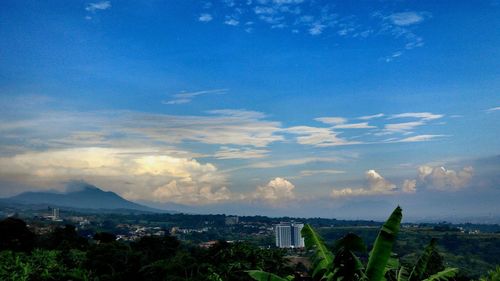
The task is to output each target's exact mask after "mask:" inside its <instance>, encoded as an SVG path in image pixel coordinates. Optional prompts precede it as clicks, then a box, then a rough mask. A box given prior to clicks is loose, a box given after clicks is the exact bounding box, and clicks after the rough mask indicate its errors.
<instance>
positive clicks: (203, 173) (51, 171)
mask: <svg viewBox="0 0 500 281" xmlns="http://www.w3.org/2000/svg"><path fill="white" fill-rule="evenodd" d="M0 171H1V172H0V177H1V178H2V179H9V178H11V179H16V180H17V181H18V182H22V183H24V184H26V185H30V186H37V187H40V188H43V187H45V188H53V187H55V186H58V185H60V184H61V183H62V182H67V181H70V180H74V179H83V180H85V181H88V182H92V183H94V184H96V185H97V186H101V187H103V188H106V189H110V190H113V191H115V192H117V193H119V194H121V195H123V196H125V197H127V198H129V199H142V200H152V201H163V202H165V201H173V202H178V203H197V204H209V203H214V202H215V201H220V200H228V199H229V197H230V193H229V191H228V190H227V188H225V187H224V186H225V185H224V183H225V175H224V174H222V173H221V172H219V171H218V169H217V167H216V166H215V165H213V164H211V163H205V164H203V163H200V162H198V161H197V160H195V159H189V158H181V157H173V156H170V155H166V154H161V153H158V152H149V151H147V150H144V149H123V148H122V149H120V148H99V147H82V148H72V149H60V150H48V151H43V152H34V151H31V152H25V153H21V154H17V155H14V156H10V157H1V158H0Z"/></svg>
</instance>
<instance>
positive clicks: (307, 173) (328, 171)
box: [300, 170, 345, 177]
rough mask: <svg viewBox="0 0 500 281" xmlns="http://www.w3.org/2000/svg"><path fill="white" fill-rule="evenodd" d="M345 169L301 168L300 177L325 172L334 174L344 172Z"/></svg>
mask: <svg viewBox="0 0 500 281" xmlns="http://www.w3.org/2000/svg"><path fill="white" fill-rule="evenodd" d="M344 173H345V171H340V170H303V171H300V176H301V177H309V176H314V175H318V174H326V175H336V174H344Z"/></svg>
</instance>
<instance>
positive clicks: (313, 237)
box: [301, 224, 333, 279]
mask: <svg viewBox="0 0 500 281" xmlns="http://www.w3.org/2000/svg"><path fill="white" fill-rule="evenodd" d="M301 234H302V237H304V243H305V246H306V248H307V249H309V250H313V251H314V254H313V256H312V262H313V273H312V276H313V278H315V279H317V277H318V276H320V275H323V276H327V275H329V274H328V273H329V272H330V271H331V270H332V263H333V254H332V253H331V252H330V251H329V250H328V248H327V247H326V245H325V243H324V242H323V239H322V238H321V237H320V236H319V235H318V234H317V233H316V231H314V229H313V228H312V227H311V226H310V225H308V224H306V225H305V226H304V227H303V228H302V231H301Z"/></svg>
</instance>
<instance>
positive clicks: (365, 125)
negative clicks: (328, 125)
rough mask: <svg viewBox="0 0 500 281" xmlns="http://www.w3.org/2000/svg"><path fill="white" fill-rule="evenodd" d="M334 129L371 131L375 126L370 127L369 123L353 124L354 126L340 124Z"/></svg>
mask: <svg viewBox="0 0 500 281" xmlns="http://www.w3.org/2000/svg"><path fill="white" fill-rule="evenodd" d="M333 128H334V129H371V128H376V127H375V126H371V125H368V122H362V123H352V124H339V125H335V126H333Z"/></svg>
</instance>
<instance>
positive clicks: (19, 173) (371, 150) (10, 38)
mask: <svg viewBox="0 0 500 281" xmlns="http://www.w3.org/2000/svg"><path fill="white" fill-rule="evenodd" d="M0 7H1V8H0V25H1V26H2V28H0V38H2V40H0V50H1V51H0V62H1V63H0V121H1V122H0V197H7V196H12V195H14V194H18V193H21V192H24V191H29V190H34V191H37V190H51V189H54V190H64V189H65V188H67V186H70V187H71V186H72V183H74V182H88V183H90V184H93V185H95V186H98V187H99V188H102V189H103V190H110V191H113V192H116V193H117V194H119V195H120V196H123V197H124V198H126V199H128V200H131V201H135V202H140V203H141V204H145V205H148V206H152V207H156V208H170V207H171V206H174V207H175V206H177V207H178V208H184V207H185V208H186V209H189V210H198V211H200V212H210V213H228V214H263V215H271V216H273V215H284V214H292V215H293V216H303V217H311V216H323V217H335V216H337V215H341V217H351V218H363V217H364V218H367V219H369V218H384V216H385V214H387V212H388V211H390V210H392V209H393V208H394V206H396V205H398V204H400V205H401V206H402V207H403V209H404V210H405V212H406V213H405V216H406V217H412V218H422V217H426V218H429V217H445V216H457V217H464V216H493V217H498V216H500V207H498V202H496V201H497V199H498V198H499V197H500V142H499V141H498V139H499V138H500V128H499V125H498V124H500V73H499V69H500V34H499V33H498V32H495V31H494V30H496V29H497V27H498V26H499V25H500V4H499V3H498V1H486V0H485V1H437V2H436V1H357V2H349V1H311V0H254V1H252V0H245V1H236V0H218V1H165V2H156V1H153V2H151V1H146V2H139V3H137V2H130V1H71V2H68V1H26V2H23V1H11V0H8V1H2V3H1V4H0ZM364 214H366V215H364Z"/></svg>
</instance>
